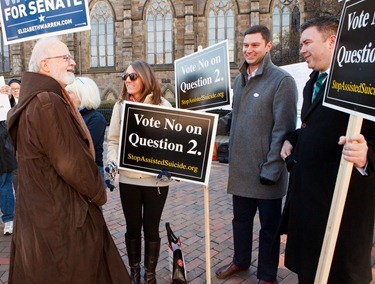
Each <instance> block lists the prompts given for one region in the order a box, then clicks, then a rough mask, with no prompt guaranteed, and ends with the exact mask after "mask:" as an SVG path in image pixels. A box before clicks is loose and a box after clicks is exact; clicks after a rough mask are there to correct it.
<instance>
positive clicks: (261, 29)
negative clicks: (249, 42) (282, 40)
mask: <svg viewBox="0 0 375 284" xmlns="http://www.w3.org/2000/svg"><path fill="white" fill-rule="evenodd" d="M257 33H260V34H261V35H262V38H263V39H264V40H265V41H266V43H268V42H270V41H271V32H270V30H269V29H268V28H267V27H266V26H263V25H255V26H251V27H250V28H248V29H247V30H246V31H245V32H244V36H245V35H250V34H257Z"/></svg>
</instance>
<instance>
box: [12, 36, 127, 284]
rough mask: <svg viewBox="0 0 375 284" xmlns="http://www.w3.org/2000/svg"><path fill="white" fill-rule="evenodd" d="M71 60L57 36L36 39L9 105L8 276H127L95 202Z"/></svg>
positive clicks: (102, 279) (86, 279) (96, 179)
mask: <svg viewBox="0 0 375 284" xmlns="http://www.w3.org/2000/svg"><path fill="white" fill-rule="evenodd" d="M75 65H76V63H75V61H74V60H73V58H72V56H71V55H70V51H69V49H68V47H67V46H66V45H65V44H64V43H63V42H61V41H60V40H59V39H58V38H57V37H48V38H42V39H40V40H38V41H37V42H36V44H35V46H34V48H33V51H32V54H31V57H30V62H29V72H25V73H24V74H23V76H22V86H21V94H20V100H19V102H18V104H17V105H16V106H15V107H13V108H12V109H11V110H10V111H9V112H8V120H7V122H8V132H9V136H10V137H11V139H12V140H13V142H14V146H15V149H16V151H17V158H18V170H19V180H18V182H19V186H18V189H17V190H16V210H15V211H16V214H15V222H14V225H15V226H14V232H13V235H12V243H11V253H10V268H9V283H13V284H18V283H25V281H26V282H27V283H61V284H62V283H97V284H102V283H118V284H120V283H130V277H129V274H128V272H127V270H126V267H125V265H124V262H123V261H122V259H121V256H120V254H119V252H118V250H117V247H116V245H115V244H114V242H113V240H112V237H111V234H110V232H109V231H108V228H107V226H106V223H105V220H104V217H103V214H102V213H101V211H100V209H99V205H103V204H104V203H105V202H106V200H107V195H106V190H105V188H104V184H103V179H102V177H101V174H100V171H99V169H98V167H97V165H96V163H95V152H94V147H93V144H92V141H91V138H90V133H89V131H88V129H87V127H86V124H85V122H84V121H83V119H82V116H81V115H80V114H79V113H78V110H77V108H76V107H75V106H74V105H73V103H72V101H71V99H70V97H69V95H68V94H67V93H66V91H65V87H66V86H67V85H68V84H71V83H73V81H74V67H75Z"/></svg>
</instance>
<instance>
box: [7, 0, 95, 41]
mask: <svg viewBox="0 0 375 284" xmlns="http://www.w3.org/2000/svg"><path fill="white" fill-rule="evenodd" d="M0 9H1V14H0V15H1V26H2V30H3V38H4V43H5V44H11V43H17V42H22V41H27V40H32V39H37V38H41V37H44V36H52V35H59V34H66V33H69V32H78V31H83V30H88V29H90V18H89V16H88V6H87V1H85V0H1V1H0Z"/></svg>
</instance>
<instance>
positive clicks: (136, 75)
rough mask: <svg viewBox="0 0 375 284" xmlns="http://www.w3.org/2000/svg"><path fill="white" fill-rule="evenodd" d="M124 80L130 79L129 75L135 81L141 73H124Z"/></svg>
mask: <svg viewBox="0 0 375 284" xmlns="http://www.w3.org/2000/svg"><path fill="white" fill-rule="evenodd" d="M121 77H122V80H124V81H125V80H126V79H128V77H129V78H130V80H131V81H135V80H137V78H138V77H139V75H138V74H137V73H124V74H122V76H121Z"/></svg>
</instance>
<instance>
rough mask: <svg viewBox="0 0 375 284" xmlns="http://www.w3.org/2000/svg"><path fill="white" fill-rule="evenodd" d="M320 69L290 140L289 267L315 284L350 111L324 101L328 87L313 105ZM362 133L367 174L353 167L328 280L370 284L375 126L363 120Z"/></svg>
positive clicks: (306, 90) (307, 90) (309, 85)
mask: <svg viewBox="0 0 375 284" xmlns="http://www.w3.org/2000/svg"><path fill="white" fill-rule="evenodd" d="M317 75H318V73H317V72H313V73H312V74H311V78H310V80H309V81H308V82H307V84H306V86H305V88H304V91H303V96H304V102H303V106H302V112H301V120H302V124H301V128H300V129H299V130H296V131H295V132H293V133H291V135H289V137H287V139H288V140H289V141H290V142H291V143H292V144H293V146H294V151H293V153H292V157H291V159H292V160H293V161H294V162H293V168H292V170H291V178H290V192H289V193H288V195H289V196H288V203H287V205H286V206H287V208H288V209H286V210H289V215H288V217H289V221H288V239H287V245H286V259H285V265H286V267H288V268H289V269H291V270H292V271H294V272H296V273H297V274H299V276H301V277H302V279H309V280H307V281H305V282H304V284H309V283H313V281H314V277H315V273H316V270H317V265H318V262H319V257H320V252H321V247H322V244H323V239H324V234H325V230H326V224H327V220H328V215H329V211H330V206H331V201H332V196H333V192H334V188H335V184H336V177H337V174H338V169H339V163H340V159H341V152H342V146H340V145H338V141H339V137H340V136H342V135H345V133H346V129H347V125H348V120H349V115H348V114H346V113H343V112H340V111H337V110H334V109H331V108H328V107H324V106H323V105H322V101H323V93H324V85H323V87H322V88H321V90H320V92H319V94H318V97H317V98H316V99H315V100H314V102H313V103H311V97H312V90H313V85H314V82H315V81H316V79H317ZM361 133H362V134H363V135H364V136H365V138H366V140H367V143H368V146H369V151H368V161H369V163H368V168H367V171H368V174H369V175H368V176H362V175H361V174H360V173H359V171H358V170H357V169H355V168H353V172H352V176H351V180H350V185H349V189H348V195H347V199H346V205H345V209H344V213H343V217H342V222H341V227H340V231H339V236H338V239H337V244H336V249H335V253H334V257H333V261H332V266H331V273H330V278H329V283H352V284H360V283H366V284H368V283H369V282H370V281H371V247H372V235H373V228H374V205H375V202H374V201H375V199H374V197H375V195H374V193H375V190H374V189H375V124H374V123H373V122H370V121H366V120H364V122H363V127H362V131H361Z"/></svg>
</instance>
